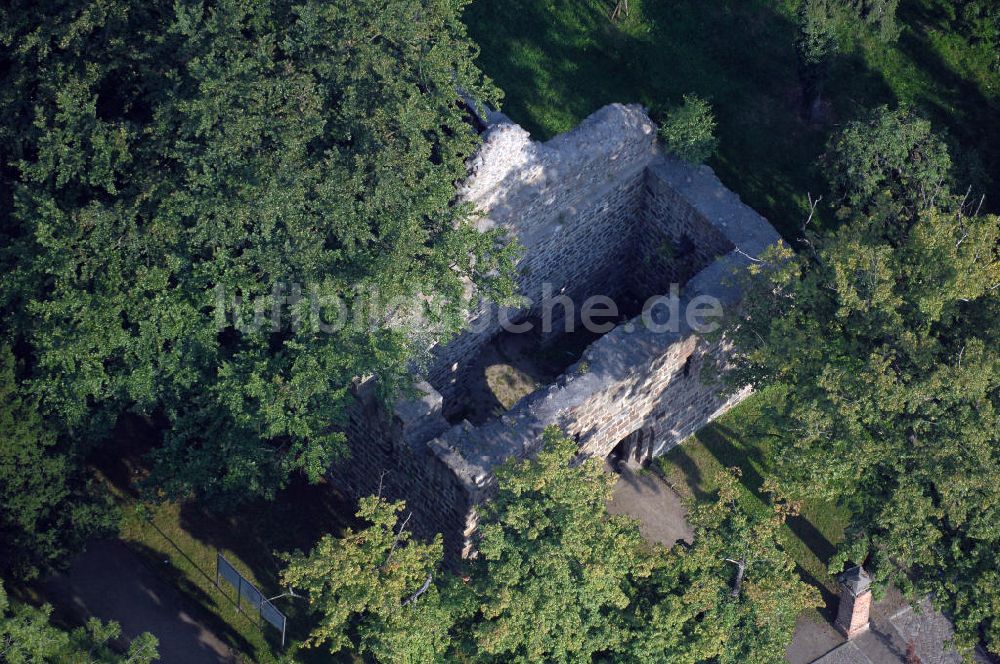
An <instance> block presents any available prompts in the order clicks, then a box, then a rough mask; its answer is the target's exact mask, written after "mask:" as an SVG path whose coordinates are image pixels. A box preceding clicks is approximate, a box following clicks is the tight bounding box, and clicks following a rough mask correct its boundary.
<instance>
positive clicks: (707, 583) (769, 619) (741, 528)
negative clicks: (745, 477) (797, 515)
mask: <svg viewBox="0 0 1000 664" xmlns="http://www.w3.org/2000/svg"><path fill="white" fill-rule="evenodd" d="M737 477H738V475H737V474H736V473H735V471H734V472H733V473H728V472H727V473H720V475H719V476H718V477H717V478H715V482H716V483H717V484H718V486H719V490H718V493H717V495H715V496H713V497H712V498H710V499H707V500H704V501H701V502H698V503H695V504H693V505H692V509H691V513H690V515H689V517H688V521H689V522H690V523H691V526H692V527H693V529H694V540H693V542H692V544H691V545H685V544H678V545H676V546H674V547H673V549H671V551H670V552H669V555H666V556H664V557H663V559H662V561H661V563H660V564H659V565H657V566H656V567H655V568H654V573H653V576H652V578H651V581H650V582H648V583H645V584H644V588H643V591H642V592H641V593H640V594H639V595H638V596H637V598H636V609H635V611H634V612H633V614H632V615H633V620H634V621H635V625H634V628H633V635H632V637H631V638H632V640H631V642H630V644H629V646H628V647H627V648H626V651H625V655H624V656H623V657H621V658H620V659H621V661H622V662H649V663H650V664H652V663H653V662H677V663H678V664H680V663H686V662H689V663H691V664H694V663H696V662H708V661H711V662H719V663H720V664H724V663H732V664H738V663H740V664H742V663H746V662H750V663H758V664H764V663H772V662H773V663H775V664H777V663H779V662H783V661H784V658H785V648H786V647H787V646H788V644H789V642H790V641H791V639H792V634H793V633H794V631H795V620H796V618H797V617H798V615H799V614H800V613H801V612H802V611H804V610H806V609H809V608H815V607H817V606H821V605H822V601H821V600H820V597H819V593H818V592H817V591H816V589H815V588H812V587H810V586H809V585H807V584H806V583H805V582H803V581H802V579H801V578H800V577H799V575H798V572H797V571H796V569H795V562H794V561H793V559H792V558H791V556H789V555H788V554H787V553H786V552H785V551H784V550H783V549H782V547H781V545H780V543H779V540H778V532H779V530H780V528H781V527H782V525H783V524H784V523H785V520H786V518H787V517H788V516H789V515H790V514H792V513H793V512H794V510H793V509H792V507H791V506H790V505H788V504H787V503H785V502H784V501H781V500H775V501H774V504H773V506H772V507H770V508H768V509H767V510H766V511H763V512H761V511H759V510H750V509H748V508H747V507H746V506H745V505H744V504H743V503H741V502H740V500H738V497H739V490H738V481H737Z"/></svg>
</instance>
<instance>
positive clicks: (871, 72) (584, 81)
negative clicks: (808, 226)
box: [466, 0, 1000, 239]
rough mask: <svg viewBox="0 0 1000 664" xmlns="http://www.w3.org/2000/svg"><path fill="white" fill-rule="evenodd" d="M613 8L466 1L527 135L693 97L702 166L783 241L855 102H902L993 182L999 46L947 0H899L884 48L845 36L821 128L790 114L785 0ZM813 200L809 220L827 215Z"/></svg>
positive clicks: (547, 0)
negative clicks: (704, 105)
mask: <svg viewBox="0 0 1000 664" xmlns="http://www.w3.org/2000/svg"><path fill="white" fill-rule="evenodd" d="M613 4H614V2H613V1H612V0H574V1H573V2H567V1H566V0H507V1H505V2H489V1H488V0H479V1H478V2H473V3H472V5H470V7H469V9H468V10H467V14H466V22H467V24H468V26H469V30H470V33H471V35H472V37H473V38H474V39H475V40H476V41H477V42H478V43H479V45H480V47H481V48H482V54H481V56H480V58H479V64H480V66H481V68H482V69H483V70H484V71H485V72H486V73H487V74H488V75H489V76H490V77H491V78H493V79H494V80H495V81H496V83H497V84H498V85H499V86H500V87H501V88H502V89H503V90H504V91H505V93H506V100H505V103H504V105H503V110H504V111H505V112H506V113H507V114H508V115H509V116H510V117H511V118H512V119H513V120H514V121H515V122H518V123H520V124H522V125H523V126H524V127H525V128H527V129H528V130H529V131H531V133H532V134H533V135H534V136H535V137H536V138H542V139H545V138H549V137H551V136H553V135H554V134H557V133H559V132H563V131H567V130H569V129H571V128H573V127H574V126H575V125H576V124H577V123H578V122H579V121H580V120H581V119H583V118H585V117H586V116H587V115H589V114H590V113H592V112H593V111H595V110H597V109H598V108H600V107H601V106H602V105H604V104H608V103H611V102H639V103H642V104H644V105H646V106H647V107H648V108H650V110H651V113H652V114H653V117H654V119H655V118H657V117H658V116H659V115H660V114H661V113H662V112H663V110H664V109H665V108H666V107H669V106H671V105H674V104H676V103H678V102H679V101H680V100H681V98H682V96H683V95H684V94H685V93H697V94H699V95H701V96H703V97H705V98H707V99H709V100H710V101H711V102H712V104H713V106H714V108H715V111H716V115H717V119H718V134H719V137H720V139H721V143H720V149H719V153H718V155H717V156H716V157H715V158H713V159H712V160H711V161H710V165H711V166H712V167H713V168H715V170H716V172H717V173H718V174H719V176H720V177H721V179H722V180H723V182H724V183H725V184H726V185H727V186H729V187H730V188H731V189H733V190H734V191H736V192H737V193H739V194H740V195H741V196H742V197H743V199H744V200H745V201H746V202H747V203H748V204H749V205H751V206H752V207H754V208H755V209H757V210H758V211H760V212H761V213H762V214H763V215H764V216H765V217H767V218H768V219H769V220H770V221H771V222H772V223H773V224H774V226H775V227H776V228H778V230H779V231H781V232H782V233H783V234H784V235H785V236H786V237H787V238H789V239H794V238H796V237H798V235H799V230H800V228H801V225H802V222H803V220H804V218H805V216H806V215H805V213H806V210H807V193H811V194H813V196H816V195H823V194H825V193H826V187H825V185H824V180H823V178H822V177H821V176H820V173H819V172H818V169H817V167H816V161H817V158H818V157H819V155H820V154H821V153H822V152H823V149H824V145H825V143H826V141H827V139H828V137H829V135H830V133H831V131H833V130H834V129H835V128H836V126H837V125H839V124H841V123H843V122H845V121H847V120H850V119H852V118H855V117H857V115H858V114H859V113H860V112H861V110H862V109H863V108H870V107H874V106H877V105H879V104H895V103H908V104H914V105H916V106H917V107H918V108H920V109H921V110H922V111H923V112H924V113H926V114H927V115H928V116H929V117H930V118H931V120H932V121H933V122H934V125H935V126H936V127H937V128H939V129H944V130H947V131H948V133H949V134H950V135H951V136H952V137H953V138H954V139H956V140H957V141H958V142H959V143H960V145H961V150H957V151H956V153H957V155H958V156H959V157H960V158H961V159H968V158H969V156H970V155H972V153H973V152H976V153H978V157H979V158H980V160H981V161H982V163H983V164H984V167H985V168H984V171H985V175H986V177H985V179H984V180H983V182H982V185H983V186H982V188H983V189H984V190H985V191H991V192H992V191H997V190H998V189H1000V122H997V120H996V119H997V117H998V116H1000V64H998V59H1000V55H998V53H997V52H996V47H995V42H994V43H993V44H991V43H990V42H989V41H987V40H983V39H981V37H983V36H985V35H977V34H975V33H976V30H974V29H969V28H967V27H966V26H964V25H963V24H960V23H959V22H958V21H956V20H953V19H951V18H950V14H952V13H953V12H954V11H955V10H954V8H953V3H952V2H950V1H949V0H908V1H904V2H903V3H901V6H900V10H899V14H900V22H901V24H902V26H903V31H902V34H901V36H900V39H899V41H898V42H897V43H896V44H894V45H889V46H887V45H884V44H881V43H879V42H878V41H877V40H876V39H874V38H873V37H871V36H866V35H863V34H852V35H845V36H844V41H845V43H846V48H845V52H844V53H843V54H842V55H840V56H839V57H838V59H837V61H836V63H835V66H834V68H833V74H832V78H831V81H830V83H829V85H828V86H827V102H828V103H827V106H828V110H827V113H828V117H827V121H826V122H825V123H823V124H820V125H813V124H809V123H807V122H805V121H804V120H803V119H802V116H801V114H800V112H799V111H800V108H801V102H802V100H801V90H800V86H799V83H798V78H797V75H796V59H795V50H794V38H795V22H794V21H795V19H794V14H795V7H796V6H797V1H796V0H778V1H777V2H774V1H767V0H740V1H739V2H733V1H732V0H679V1H678V2H654V1H653V0H631V2H630V3H629V4H630V7H631V13H630V16H629V17H628V18H625V19H623V20H621V21H619V22H617V23H612V22H611V21H610V20H609V17H608V15H609V9H610V6H613ZM963 188H964V187H963ZM825 200H826V201H829V200H830V197H829V196H828V195H827V196H826V199H825ZM998 204H1000V201H997V200H993V201H988V205H991V206H992V208H993V209H996V208H997V207H998ZM821 207H822V208H823V209H821V210H820V213H819V217H818V219H819V221H820V223H823V224H825V225H827V226H830V225H833V224H834V223H836V220H835V216H834V215H833V213H832V210H831V209H829V208H826V207H825V203H824V205H823V206H821Z"/></svg>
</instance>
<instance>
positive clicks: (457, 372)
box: [426, 104, 657, 399]
mask: <svg viewBox="0 0 1000 664" xmlns="http://www.w3.org/2000/svg"><path fill="white" fill-rule="evenodd" d="M655 142H656V132H655V128H654V126H653V124H652V122H651V121H650V120H649V118H648V117H647V116H646V114H645V113H644V112H643V111H642V109H641V108H640V107H638V106H622V105H620V104H614V105H611V106H606V107H605V108H603V109H601V110H600V111H598V112H596V113H594V114H593V115H592V116H591V117H589V118H588V119H587V120H585V121H584V122H583V123H581V124H580V126H578V127H577V128H576V129H574V130H573V131H571V132H568V133H566V134H562V135H560V136H557V137H555V138H553V139H552V140H551V141H548V142H547V143H538V142H535V141H532V140H531V139H530V137H529V135H528V132H526V131H525V130H524V129H522V128H521V127H519V126H518V125H514V124H509V123H504V124H498V125H495V126H493V127H491V128H490V129H489V130H488V131H487V132H486V133H485V135H484V137H483V144H482V146H481V148H480V150H479V152H478V153H477V155H476V157H474V158H473V160H472V163H471V164H470V176H469V179H468V181H467V182H466V183H465V184H464V186H463V188H462V191H461V198H462V200H464V201H467V202H470V203H472V204H474V205H475V206H476V207H477V208H478V209H479V210H481V211H482V212H484V213H485V214H484V216H483V217H482V218H481V219H480V220H479V227H480V228H481V229H488V228H494V227H497V226H500V227H503V228H505V229H507V231H508V232H510V233H511V234H512V235H514V236H515V237H516V238H517V240H518V242H519V243H520V244H521V245H522V246H523V247H524V253H523V256H522V259H521V261H520V263H519V265H518V268H519V271H520V275H521V276H520V283H519V292H520V293H521V294H522V295H523V296H525V297H526V298H528V299H529V300H530V301H531V305H529V306H526V307H524V308H523V309H520V310H517V311H511V312H508V316H509V318H510V320H515V321H516V320H520V319H523V318H527V317H529V316H531V315H534V314H537V312H538V307H539V306H540V303H541V300H542V293H543V287H544V285H545V284H549V286H550V288H551V292H553V293H563V294H565V295H568V296H570V297H573V298H574V299H581V300H582V299H585V298H586V297H587V296H589V295H594V294H602V295H609V296H611V297H617V296H618V295H620V293H621V291H622V290H623V289H624V288H626V287H627V286H628V280H627V279H626V278H625V277H624V275H623V271H624V269H625V267H626V266H628V265H629V264H630V263H631V260H630V254H631V252H632V251H633V250H634V245H633V244H632V243H631V242H630V238H631V228H632V226H634V225H635V224H636V223H637V222H638V220H639V219H640V215H641V212H640V208H641V204H642V200H643V193H644V192H643V187H644V181H645V175H644V173H645V168H646V166H647V165H648V164H649V163H650V161H651V160H653V159H654V158H655V157H656V154H657V153H656V144H655ZM483 317H488V318H483ZM470 318H471V320H470V328H472V329H474V330H476V331H475V332H466V333H464V334H462V335H461V336H459V337H458V338H457V339H454V340H452V341H450V342H449V343H448V344H447V345H445V346H443V347H441V348H437V349H435V355H434V360H433V361H432V362H431V364H430V366H429V367H428V369H427V372H426V375H427V379H428V381H429V382H430V383H431V384H432V385H434V386H435V388H437V389H438V390H439V391H440V392H441V393H442V394H443V395H444V397H445V398H446V399H452V398H455V397H456V396H457V395H458V394H459V393H460V392H461V390H462V387H463V384H462V383H463V375H462V372H461V369H462V367H463V366H464V365H465V364H466V363H467V361H468V359H469V358H471V357H472V356H473V355H475V353H476V352H477V351H478V350H479V348H480V347H481V346H482V345H483V344H485V343H486V342H488V341H489V340H490V339H491V338H492V337H493V336H495V335H496V334H497V333H498V332H499V331H500V329H501V328H500V324H499V319H498V317H497V315H496V312H495V310H494V309H493V308H492V307H490V306H486V307H483V308H482V309H481V310H480V311H479V312H477V313H476V314H475V315H473V316H472V317H470ZM480 319H483V320H489V321H490V322H489V324H482V321H481V320H480Z"/></svg>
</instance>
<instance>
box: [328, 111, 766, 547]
mask: <svg viewBox="0 0 1000 664" xmlns="http://www.w3.org/2000/svg"><path fill="white" fill-rule="evenodd" d="M491 120H492V121H491V122H489V123H488V126H487V127H486V129H485V131H484V133H483V135H482V145H481V147H480V149H479V150H478V152H477V154H476V155H475V156H474V157H473V158H472V159H471V161H470V165H469V166H470V168H469V170H470V175H469V178H468V180H467V181H466V182H465V183H464V185H463V186H462V188H461V190H460V197H461V199H463V200H465V201H468V202H471V203H473V204H474V205H475V206H476V207H477V208H478V209H479V210H480V211H481V212H482V215H483V216H482V218H481V220H480V221H479V223H480V224H481V227H482V228H484V229H485V228H491V227H495V226H497V225H499V226H502V227H504V228H506V229H507V230H508V231H509V232H510V233H511V234H512V235H513V236H515V237H516V238H517V239H518V241H519V242H520V244H521V245H522V246H523V248H524V253H523V255H522V258H521V261H520V263H519V275H520V276H519V279H520V282H519V285H520V291H521V293H522V294H523V295H524V296H526V298H528V300H527V301H528V302H530V303H531V304H526V305H525V306H524V307H522V308H519V309H505V310H503V313H504V314H506V315H507V318H508V319H509V320H511V321H529V320H537V319H538V317H539V316H540V315H541V314H542V312H541V311H540V306H541V303H542V302H543V299H544V298H543V295H544V294H545V293H546V289H548V291H549V292H551V293H556V294H559V295H563V296H566V297H568V298H570V299H571V300H572V301H575V302H576V303H578V305H579V303H581V302H583V301H584V300H585V299H586V298H587V297H589V296H593V295H606V296H610V297H611V298H613V299H614V300H615V301H616V302H619V301H620V302H626V303H627V302H632V303H638V302H642V301H644V300H646V299H647V298H649V297H650V296H653V295H658V294H664V293H667V292H668V289H669V288H670V284H673V283H677V284H681V287H680V291H679V293H680V303H681V311H683V310H684V307H685V306H686V305H687V304H690V303H692V302H694V303H697V301H698V298H699V297H701V298H702V299H704V296H709V297H712V298H716V299H717V301H719V302H721V304H722V306H723V307H727V306H735V305H736V304H737V303H738V301H739V298H740V293H739V288H738V287H737V286H736V285H734V280H733V279H732V278H731V277H732V275H733V273H734V272H735V271H737V270H739V269H741V268H745V267H746V266H747V265H748V264H749V263H750V261H751V260H752V258H751V257H755V256H756V255H758V254H759V253H760V252H762V251H763V250H764V249H765V248H766V247H768V246H769V245H773V244H775V243H776V242H778V240H779V236H778V234H777V232H776V231H775V230H774V229H773V228H772V227H771V225H770V224H768V222H767V221H766V220H764V219H763V218H762V217H761V216H760V215H758V214H757V213H756V212H754V211H753V210H752V209H750V208H749V207H747V206H746V205H744V204H743V203H742V202H741V201H740V200H739V197H738V196H736V194H734V193H733V192H731V191H729V190H728V189H726V188H725V187H724V186H723V185H722V183H721V182H720V181H719V180H718V178H716V177H715V175H714V173H713V172H712V170H711V169H710V168H708V167H707V166H698V167H696V166H691V165H688V164H685V163H682V162H680V161H678V160H676V159H674V158H671V157H669V156H667V155H665V154H663V153H662V152H661V150H660V149H659V147H658V146H657V142H656V129H655V126H654V124H653V123H652V122H651V121H650V119H649V117H648V116H647V115H646V113H645V112H644V110H643V109H642V108H641V107H640V106H636V105H631V106H624V105H620V104H613V105H610V106H606V107H604V108H602V109H601V110H599V111H597V112H596V113H594V114H593V115H591V116H590V117H589V118H587V119H586V120H585V121H584V122H583V123H581V124H580V126H578V127H577V128H576V129H574V130H572V131H570V132H568V133H565V134H562V135H559V136H556V137H555V138H553V139H551V140H549V141H547V142H544V143H540V142H537V141H532V140H531V139H530V137H529V135H528V132H527V131H525V130H524V129H522V128H521V127H520V126H518V125H516V124H513V123H511V122H510V121H509V120H507V119H506V117H504V116H502V115H501V114H493V115H492V116H491ZM562 301H563V302H564V303H565V302H566V300H562ZM563 308H564V313H566V314H567V317H569V313H570V309H572V307H570V306H565V305H564V307H563ZM625 309H626V311H625V312H624V314H623V315H622V317H621V318H620V319H619V321H618V324H616V325H614V328H613V329H611V330H610V331H608V332H607V333H605V334H603V335H600V336H594V337H592V338H591V337H587V338H585V339H584V341H585V342H587V344H588V345H586V347H585V349H583V350H582V352H579V353H576V352H570V351H567V352H565V353H563V355H564V356H565V357H563V358H562V360H563V361H562V363H561V364H557V368H558V367H559V366H562V367H564V368H563V370H562V371H561V374H559V375H557V376H554V377H553V378H552V380H550V381H547V384H544V385H542V386H540V387H539V388H538V389H537V390H535V391H533V392H531V393H530V394H528V395H527V396H524V397H523V398H520V400H519V401H517V402H516V403H515V404H513V406H511V407H510V408H509V410H506V412H502V409H500V410H501V412H498V413H486V414H485V415H483V414H482V413H480V414H479V415H478V416H475V417H470V416H467V415H468V413H470V412H474V411H475V410H476V408H475V407H476V405H477V403H475V402H476V401H477V400H478V399H479V398H480V396H481V395H480V394H478V393H477V388H476V385H477V384H481V382H482V380H483V377H482V368H483V365H482V362H478V361H477V357H478V356H480V355H482V354H484V353H486V352H487V349H488V348H491V347H493V346H494V345H495V344H497V343H498V340H502V339H503V338H504V335H506V334H508V333H506V332H504V330H503V328H502V327H501V325H500V322H499V317H498V316H497V315H496V314H497V313H498V310H497V307H496V305H493V304H485V305H482V306H480V307H479V308H478V309H476V310H475V311H473V312H472V313H471V314H470V316H469V326H468V327H469V330H470V331H467V332H465V333H463V334H461V335H459V336H458V337H456V338H454V339H452V340H451V341H450V342H448V343H446V344H443V345H441V346H440V347H437V348H435V349H433V359H432V360H431V361H430V363H429V365H428V366H427V367H426V370H425V371H424V378H423V379H420V380H419V381H418V383H417V389H418V391H419V394H420V395H421V398H417V399H412V400H406V401H401V402H398V403H396V404H395V405H394V406H393V407H392V408H391V409H388V408H386V407H385V406H384V405H383V404H382V403H381V402H380V401H379V400H378V399H377V398H376V397H375V391H374V389H373V386H372V383H371V381H367V382H361V383H359V384H358V385H357V386H356V390H355V392H356V395H357V397H358V399H357V405H356V407H355V408H353V409H352V412H351V413H350V417H349V422H348V425H347V429H346V433H347V438H348V442H349V446H350V452H351V455H350V457H349V458H347V459H345V460H344V461H343V462H342V463H339V464H337V465H336V466H335V467H334V468H332V469H331V473H330V477H331V480H332V481H333V482H334V484H335V486H338V487H339V488H341V489H342V490H344V491H346V492H347V493H348V494H349V495H350V496H351V497H354V498H357V497H361V496H365V495H371V494H374V493H376V492H378V491H381V494H382V495H383V496H384V497H387V498H390V499H405V500H406V503H407V508H408V510H409V511H411V512H412V516H411V518H410V520H409V524H408V525H409V527H411V528H412V530H413V531H414V532H415V534H417V535H418V536H422V537H429V536H431V535H433V534H434V533H438V532H440V533H442V534H443V536H444V543H445V551H446V555H447V556H448V558H449V560H450V561H452V562H454V561H455V560H457V557H458V556H467V555H469V554H470V553H471V552H472V551H473V540H472V536H473V534H474V532H475V528H476V513H475V506H476V505H477V504H479V503H480V502H482V501H483V500H484V499H487V498H488V497H489V495H490V492H491V491H492V490H493V489H494V485H495V480H494V477H493V470H494V469H495V468H496V467H497V466H498V465H499V464H501V463H502V462H504V461H505V460H507V459H510V458H523V457H526V456H528V455H530V454H532V453H533V452H534V451H535V450H537V448H538V446H539V444H540V440H541V432H542V431H543V429H545V428H546V427H547V426H550V425H557V426H559V427H561V428H562V429H563V430H564V431H565V432H566V433H567V434H568V435H570V436H573V437H574V438H575V439H576V440H577V441H578V442H579V444H580V451H581V453H583V454H586V455H592V456H597V457H606V456H608V455H609V454H611V453H612V452H613V451H614V452H615V453H616V454H618V455H622V456H630V457H632V458H634V459H638V460H648V459H649V458H651V457H654V456H657V455H660V454H663V453H664V452H665V451H667V450H669V449H670V448H672V447H674V446H675V445H677V444H679V443H680V442H681V441H683V440H684V439H685V438H686V437H688V436H689V435H691V434H692V433H694V432H695V431H697V430H698V429H699V428H701V427H702V426H704V425H705V424H707V423H708V422H710V421H712V419H714V418H716V417H718V416H719V415H721V414H722V413H724V412H726V411H727V410H728V409H729V408H731V407H732V406H733V405H735V404H736V403H738V402H739V401H740V400H741V399H742V398H744V397H745V396H746V394H747V393H748V391H747V390H743V391H739V392H737V393H735V394H733V393H724V392H723V391H722V390H721V387H720V386H719V385H716V384H712V383H710V382H706V379H705V378H704V377H703V376H702V372H701V368H702V366H703V365H704V363H705V362H706V360H707V359H709V358H718V357H719V356H720V354H724V353H725V348H726V347H725V343H724V341H721V340H717V339H716V340H714V341H710V340H708V339H706V338H704V335H699V334H698V333H696V332H695V331H693V330H692V329H691V327H690V325H689V323H688V321H687V320H683V319H684V317H683V316H681V317H680V318H681V319H682V320H680V324H679V328H678V329H677V330H676V331H666V332H664V331H659V326H656V325H644V324H643V322H642V320H641V316H640V314H641V311H642V310H641V308H632V309H631V311H629V307H627V306H626V307H625ZM653 311H655V310H653ZM572 313H573V316H575V317H576V318H578V317H579V316H578V314H579V311H575V312H572ZM661 313H662V312H661ZM653 320H656V317H655V314H654V316H653ZM654 328H656V329H654ZM559 336H560V335H559V334H558V332H555V333H548V334H545V335H535V336H534V337H531V338H532V339H533V340H534V341H535V342H537V344H538V347H539V348H551V347H553V346H555V347H558V345H559V344H560V339H559ZM569 345H570V346H573V344H569ZM575 345H576V346H579V345H580V344H579V341H577V342H576V344H575ZM470 420H474V421H475V423H473V422H472V421H470Z"/></svg>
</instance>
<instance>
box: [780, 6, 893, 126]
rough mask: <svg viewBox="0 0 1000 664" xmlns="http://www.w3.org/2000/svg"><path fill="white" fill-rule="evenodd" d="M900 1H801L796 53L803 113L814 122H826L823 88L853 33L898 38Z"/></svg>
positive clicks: (885, 41)
mask: <svg viewBox="0 0 1000 664" xmlns="http://www.w3.org/2000/svg"><path fill="white" fill-rule="evenodd" d="M898 4H899V0H802V2H801V4H800V5H799V9H798V14H797V18H798V30H797V33H796V37H795V52H796V55H797V59H798V69H799V80H800V82H801V84H802V92H803V111H804V113H805V115H806V117H808V119H809V120H810V121H812V122H820V121H821V120H823V88H824V87H825V85H826V82H827V80H828V79H829V77H830V71H831V69H832V66H833V60H834V57H835V56H836V55H837V53H839V52H840V51H841V49H842V48H846V45H847V42H848V40H849V39H850V35H851V34H852V33H856V32H857V30H859V29H868V30H874V32H875V35H876V37H877V38H878V39H879V40H880V41H882V42H884V43H890V42H893V41H895V40H896V39H897V38H898V36H899V26H898V25H897V23H896V7H897V5H898Z"/></svg>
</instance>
